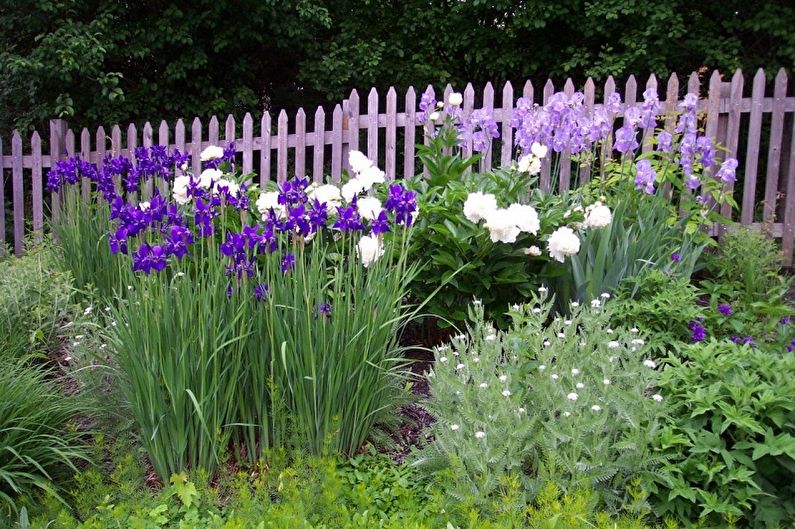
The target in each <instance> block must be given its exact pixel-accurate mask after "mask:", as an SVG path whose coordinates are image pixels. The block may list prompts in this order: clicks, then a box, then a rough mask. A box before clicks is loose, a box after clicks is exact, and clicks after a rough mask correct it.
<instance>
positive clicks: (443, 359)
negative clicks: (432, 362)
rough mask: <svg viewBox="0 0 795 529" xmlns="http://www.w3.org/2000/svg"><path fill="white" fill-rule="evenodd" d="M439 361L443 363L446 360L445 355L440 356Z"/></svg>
mask: <svg viewBox="0 0 795 529" xmlns="http://www.w3.org/2000/svg"><path fill="white" fill-rule="evenodd" d="M439 362H441V363H443V364H444V363H445V362H447V357H446V356H443V357H441V358H440V359H439Z"/></svg>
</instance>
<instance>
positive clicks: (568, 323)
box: [563, 320, 571, 325]
mask: <svg viewBox="0 0 795 529" xmlns="http://www.w3.org/2000/svg"><path fill="white" fill-rule="evenodd" d="M563 325H571V320H566V321H564V322H563Z"/></svg>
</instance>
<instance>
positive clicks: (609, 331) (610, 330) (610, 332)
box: [605, 329, 613, 334]
mask: <svg viewBox="0 0 795 529" xmlns="http://www.w3.org/2000/svg"><path fill="white" fill-rule="evenodd" d="M605 332H606V333H607V334H613V329H607V330H606V331H605Z"/></svg>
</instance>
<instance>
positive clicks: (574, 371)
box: [571, 367, 580, 377]
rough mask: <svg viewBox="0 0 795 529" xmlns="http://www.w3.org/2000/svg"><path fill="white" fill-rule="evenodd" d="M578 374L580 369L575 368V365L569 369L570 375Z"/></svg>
mask: <svg viewBox="0 0 795 529" xmlns="http://www.w3.org/2000/svg"><path fill="white" fill-rule="evenodd" d="M579 374H580V370H579V369H577V368H576V367H575V368H574V369H572V370H571V376H573V377H576V376H577V375H579Z"/></svg>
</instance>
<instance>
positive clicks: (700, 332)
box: [688, 320, 707, 343]
mask: <svg viewBox="0 0 795 529" xmlns="http://www.w3.org/2000/svg"><path fill="white" fill-rule="evenodd" d="M688 326H689V327H690V341H691V342H693V343H698V342H703V341H704V340H706V338H707V329H705V328H704V326H703V325H701V323H700V322H698V321H696V320H691V321H690V322H689V323H688Z"/></svg>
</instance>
